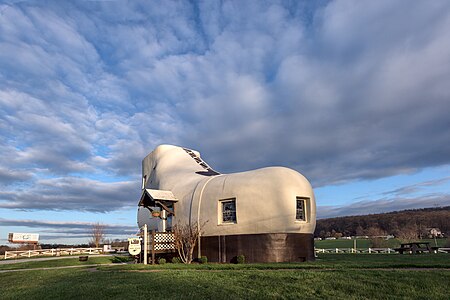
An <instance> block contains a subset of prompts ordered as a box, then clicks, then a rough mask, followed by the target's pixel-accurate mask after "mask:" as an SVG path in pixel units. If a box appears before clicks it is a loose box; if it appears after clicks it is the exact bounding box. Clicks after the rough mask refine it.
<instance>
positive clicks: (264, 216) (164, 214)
mask: <svg viewBox="0 0 450 300" xmlns="http://www.w3.org/2000/svg"><path fill="white" fill-rule="evenodd" d="M152 213H153V214H152ZM153 215H154V216H153ZM194 222H196V223H197V224H204V225H203V227H202V235H201V238H200V240H199V244H198V247H197V250H196V254H197V255H198V256H199V257H200V256H203V255H205V256H207V258H208V260H209V261H211V262H230V261H231V260H232V259H233V258H234V257H236V256H237V255H244V256H245V259H246V261H247V262H292V261H307V260H314V241H313V232H314V229H315V226H316V203H315V199H314V193H313V190H312V188H311V185H310V183H309V182H308V180H307V179H306V178H305V177H304V176H302V175H301V174H300V173H298V172H296V171H294V170H291V169H288V168H284V167H269V168H262V169H257V170H253V171H247V172H242V173H233V174H220V173H218V172H216V171H214V170H213V169H212V168H210V166H209V165H208V164H207V163H205V162H204V161H203V160H202V159H201V158H200V153H199V152H197V151H194V150H191V149H187V148H182V147H177V146H171V145H161V146H158V147H157V148H156V149H155V150H154V151H153V152H151V153H150V154H149V155H147V156H146V157H145V158H144V160H143V162H142V197H141V199H140V201H139V207H138V225H139V227H142V226H143V225H144V224H147V225H148V226H149V229H151V230H156V231H170V230H171V227H172V224H176V223H179V224H186V223H191V224H194Z"/></svg>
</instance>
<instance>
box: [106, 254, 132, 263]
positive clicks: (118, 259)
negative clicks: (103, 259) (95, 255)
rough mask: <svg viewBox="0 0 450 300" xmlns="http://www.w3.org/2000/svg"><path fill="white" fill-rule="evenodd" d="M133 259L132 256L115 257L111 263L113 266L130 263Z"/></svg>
mask: <svg viewBox="0 0 450 300" xmlns="http://www.w3.org/2000/svg"><path fill="white" fill-rule="evenodd" d="M133 259H134V258H133V257H132V256H114V257H113V258H111V262H112V263H113V264H117V263H125V262H130V261H132V260H133Z"/></svg>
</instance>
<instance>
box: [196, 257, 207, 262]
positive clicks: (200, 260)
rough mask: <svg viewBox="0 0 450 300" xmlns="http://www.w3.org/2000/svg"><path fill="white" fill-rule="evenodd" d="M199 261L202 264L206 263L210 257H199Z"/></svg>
mask: <svg viewBox="0 0 450 300" xmlns="http://www.w3.org/2000/svg"><path fill="white" fill-rule="evenodd" d="M198 262H199V263H201V264H206V263H207V262H208V258H207V257H206V256H202V257H200V258H199V259H198Z"/></svg>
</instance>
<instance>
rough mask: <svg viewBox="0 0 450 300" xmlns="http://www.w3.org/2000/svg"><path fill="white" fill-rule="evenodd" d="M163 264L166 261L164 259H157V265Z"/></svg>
mask: <svg viewBox="0 0 450 300" xmlns="http://www.w3.org/2000/svg"><path fill="white" fill-rule="evenodd" d="M165 263H166V259H165V258H160V259H158V265H163V264H165Z"/></svg>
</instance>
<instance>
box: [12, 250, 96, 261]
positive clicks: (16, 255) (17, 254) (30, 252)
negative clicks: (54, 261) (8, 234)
mask: <svg viewBox="0 0 450 300" xmlns="http://www.w3.org/2000/svg"><path fill="white" fill-rule="evenodd" d="M102 251H103V249H102V248H56V249H42V250H23V251H5V259H8V258H21V257H36V256H61V255H80V254H101V253H102Z"/></svg>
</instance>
